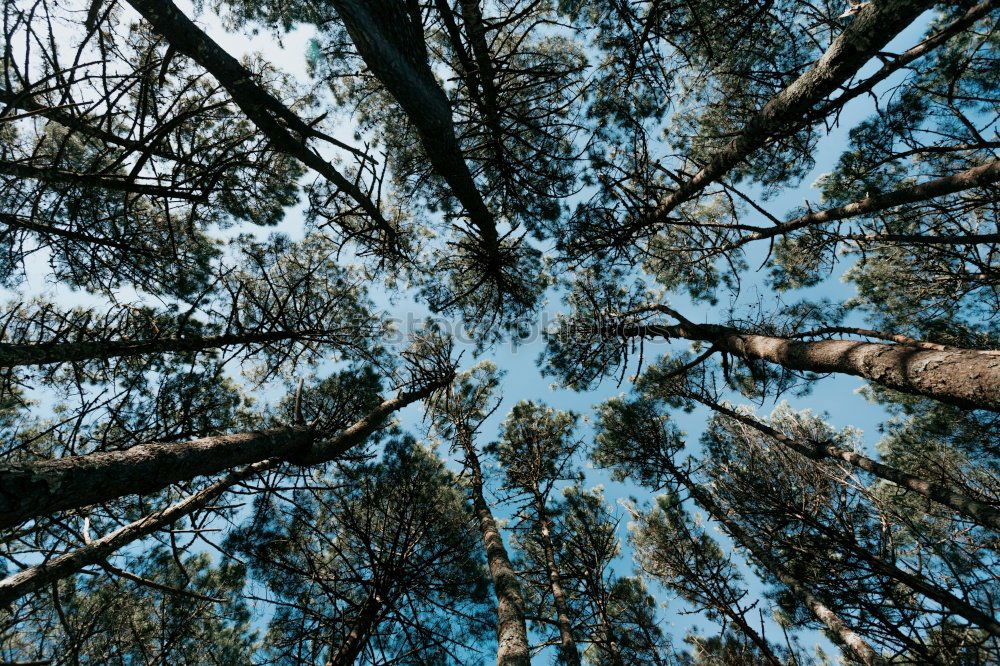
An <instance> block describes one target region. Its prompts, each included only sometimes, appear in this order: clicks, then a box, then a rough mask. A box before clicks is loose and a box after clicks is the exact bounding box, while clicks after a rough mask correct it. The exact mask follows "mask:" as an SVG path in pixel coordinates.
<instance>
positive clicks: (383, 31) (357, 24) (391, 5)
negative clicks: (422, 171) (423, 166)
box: [333, 0, 499, 262]
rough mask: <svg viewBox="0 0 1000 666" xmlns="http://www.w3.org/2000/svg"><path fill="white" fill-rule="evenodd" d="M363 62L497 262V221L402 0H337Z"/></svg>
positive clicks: (418, 27)
mask: <svg viewBox="0 0 1000 666" xmlns="http://www.w3.org/2000/svg"><path fill="white" fill-rule="evenodd" d="M333 5H334V7H336V9H337V14H338V15H339V16H340V18H341V20H342V21H343V22H344V27H346V28H347V32H348V34H349V35H350V36H351V41H352V42H353V43H354V46H355V48H357V50H358V53H359V54H360V55H361V57H362V59H364V61H365V64H366V65H368V68H369V69H370V70H371V72H372V73H373V74H374V75H375V76H376V77H377V78H378V80H379V81H380V82H381V83H382V85H384V86H385V87H386V89H387V90H388V91H389V93H390V94H391V95H392V96H393V98H394V99H395V100H396V102H397V103H398V104H399V105H400V106H401V107H402V109H403V111H404V112H405V113H406V116H407V118H409V120H410V122H412V123H413V126H414V127H415V128H416V130H417V134H418V135H419V136H420V142H421V144H422V145H423V147H424V152H425V153H426V155H427V158H428V159H429V160H430V162H431V165H432V166H433V167H434V170H435V171H437V172H438V174H439V175H440V176H441V177H442V178H444V180H445V181H446V182H447V183H448V186H449V187H450V188H451V191H452V192H453V193H454V195H455V197H456V198H457V199H458V200H459V201H460V202H461V204H462V206H463V207H464V208H465V210H466V211H467V213H468V215H469V219H470V220H471V222H472V224H473V226H475V228H476V230H477V231H478V232H479V235H480V237H481V239H482V240H483V241H484V243H485V249H486V251H487V253H488V254H489V256H490V258H491V261H492V262H499V235H498V233H497V229H496V220H495V219H494V217H493V214H492V213H491V212H490V210H489V209H488V208H487V207H486V204H485V202H484V201H483V197H482V195H481V194H480V193H479V190H478V188H477V187H476V183H475V180H474V179H473V177H472V173H471V172H470V171H469V167H468V165H467V164H466V163H465V156H464V153H463V151H462V147H461V145H459V141H458V137H457V136H456V134H455V125H454V122H453V120H452V115H451V104H450V103H449V101H448V98H447V96H445V94H444V91H442V90H441V87H440V86H439V85H438V84H437V81H436V80H435V78H434V73H433V72H432V71H431V68H430V65H429V63H428V61H427V47H426V44H425V42H424V34H423V26H422V25H421V23H420V21H419V16H414V15H413V14H412V13H410V12H408V11H407V10H408V7H406V6H405V3H404V2H402V1H401V0H333Z"/></svg>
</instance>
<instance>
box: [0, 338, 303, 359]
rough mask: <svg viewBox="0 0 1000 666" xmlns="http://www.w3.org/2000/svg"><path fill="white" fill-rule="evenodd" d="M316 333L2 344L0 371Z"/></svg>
mask: <svg viewBox="0 0 1000 666" xmlns="http://www.w3.org/2000/svg"><path fill="white" fill-rule="evenodd" d="M316 334H318V332H316V331H259V332H258V331H252V332H248V333H233V334H227V335H216V336H207V337H201V336H191V337H184V338H173V337H163V338H151V339H149V340H96V341H93V342H59V343H44V342H43V343H39V344H8V343H0V368H13V367H16V366H20V365H44V364H47V363H72V362H74V361H86V360H89V359H110V358H117V357H120V356H142V355H144V354H165V353H171V352H193V351H202V350H205V349H217V348H221V347H231V346H236V345H253V344H266V343H269V342H280V341H282V340H295V339H299V338H303V337H305V336H306V335H316Z"/></svg>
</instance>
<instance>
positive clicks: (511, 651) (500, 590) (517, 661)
mask: <svg viewBox="0 0 1000 666" xmlns="http://www.w3.org/2000/svg"><path fill="white" fill-rule="evenodd" d="M460 437H461V441H462V448H463V449H464V450H465V463H466V465H468V466H469V470H470V471H471V472H472V484H471V485H472V506H473V510H474V511H475V513H476V517H477V518H478V519H479V530H480V533H481V534H482V536H483V544H484V545H485V547H486V561H487V563H488V564H489V567H490V577H491V578H492V579H493V590H494V592H495V594H496V597H497V666H531V652H530V650H529V646H528V628H527V624H526V623H525V619H524V596H523V595H522V594H521V584H520V582H519V581H518V578H517V574H516V573H515V572H514V567H512V566H511V564H510V557H509V556H508V555H507V549H506V548H505V547H504V544H503V537H502V536H501V535H500V528H499V527H497V523H496V520H495V519H494V518H493V512H492V511H490V507H489V505H488V504H487V503H486V497H485V495H484V493H483V471H482V468H481V467H480V465H479V455H478V454H477V453H476V448H475V445H474V444H473V442H472V440H471V436H469V435H468V433H464V434H460Z"/></svg>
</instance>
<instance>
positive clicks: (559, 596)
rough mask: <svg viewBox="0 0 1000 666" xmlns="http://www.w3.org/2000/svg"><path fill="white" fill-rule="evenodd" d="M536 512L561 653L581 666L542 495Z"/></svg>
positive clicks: (537, 499) (571, 664)
mask: <svg viewBox="0 0 1000 666" xmlns="http://www.w3.org/2000/svg"><path fill="white" fill-rule="evenodd" d="M535 510H536V511H537V512H538V528H539V531H540V533H541V538H542V549H543V550H544V551H545V568H546V569H547V570H548V575H549V588H550V589H551V590H552V601H553V603H554V604H555V607H556V621H557V623H558V625H559V648H560V649H559V653H560V655H561V656H562V658H563V659H564V660H565V662H566V664H568V666H580V651H579V650H578V649H577V647H576V641H575V640H573V627H572V624H571V623H570V619H569V607H568V605H567V603H566V592H565V591H564V590H563V588H562V583H561V582H560V576H559V569H558V568H557V567H556V553H555V548H554V547H553V546H552V532H551V525H550V524H549V516H548V512H547V511H546V510H545V502H543V501H542V498H541V496H540V495H538V494H536V495H535Z"/></svg>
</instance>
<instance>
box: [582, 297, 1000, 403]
mask: <svg viewBox="0 0 1000 666" xmlns="http://www.w3.org/2000/svg"><path fill="white" fill-rule="evenodd" d="M649 309H651V310H655V311H660V312H665V313H667V314H669V315H670V316H673V317H678V315H677V314H676V313H674V312H673V311H672V310H671V309H670V308H668V307H666V306H651V307H650V308H649ZM681 319H683V318H681ZM601 333H602V334H616V335H618V336H619V337H663V338H668V339H669V338H683V339H686V340H700V341H702V342H708V343H711V344H712V345H713V346H714V349H715V351H719V352H725V353H727V354H732V355H733V356H737V357H740V358H743V359H750V360H762V361H767V362H768V363H774V364H776V365H780V366H782V367H785V368H788V369H789V370H802V371H806V372H815V373H820V374H827V373H838V374H845V375H854V376H855V377H861V378H863V379H866V380H868V381H871V382H873V383H875V384H880V385H882V386H885V387H886V388H890V389H893V390H895V391H900V392H902V393H909V394H912V395H920V396H926V397H928V398H934V399H935V400H940V401H941V402H945V403H948V404H951V405H956V406H958V407H963V408H965V409H988V410H990V411H993V412H1000V352H994V351H979V350H975V349H961V348H957V347H956V348H949V349H946V350H932V349H926V348H923V347H920V346H916V345H906V344H895V345H890V344H881V343H874V342H860V341H856V340H816V341H813V342H803V341H800V340H793V339H789V338H781V337H776V336H770V335H755V334H752V333H743V332H742V331H739V330H737V329H735V328H731V327H729V326H719V325H715V324H693V323H691V322H688V321H686V320H684V323H682V324H680V325H677V326H665V325H639V326H624V327H620V328H618V329H617V330H615V329H613V328H608V329H605V330H604V331H601Z"/></svg>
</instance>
